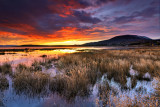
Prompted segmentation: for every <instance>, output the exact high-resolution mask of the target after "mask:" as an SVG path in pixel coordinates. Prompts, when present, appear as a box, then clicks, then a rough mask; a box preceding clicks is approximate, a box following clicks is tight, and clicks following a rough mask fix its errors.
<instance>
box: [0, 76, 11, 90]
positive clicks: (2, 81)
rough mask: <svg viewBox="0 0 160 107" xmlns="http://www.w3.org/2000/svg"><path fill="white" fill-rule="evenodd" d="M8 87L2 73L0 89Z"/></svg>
mask: <svg viewBox="0 0 160 107" xmlns="http://www.w3.org/2000/svg"><path fill="white" fill-rule="evenodd" d="M8 87H9V82H8V80H7V79H6V77H5V76H4V75H1V76H0V91H4V90H6V89H8Z"/></svg>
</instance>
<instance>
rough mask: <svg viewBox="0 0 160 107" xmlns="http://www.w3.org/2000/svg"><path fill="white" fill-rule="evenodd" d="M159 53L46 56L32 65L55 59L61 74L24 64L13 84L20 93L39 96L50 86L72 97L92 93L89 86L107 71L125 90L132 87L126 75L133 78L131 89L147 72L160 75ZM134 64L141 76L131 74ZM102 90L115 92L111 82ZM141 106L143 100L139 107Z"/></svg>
mask: <svg viewBox="0 0 160 107" xmlns="http://www.w3.org/2000/svg"><path fill="white" fill-rule="evenodd" d="M159 55H160V49H133V50H101V51H93V52H79V53H73V54H66V55H64V56H61V57H60V59H58V60H57V59H56V60H55V59H52V60H49V59H47V60H46V61H44V62H34V63H33V64H32V66H33V67H35V68H36V67H37V66H41V65H42V66H46V65H47V66H48V64H52V63H53V61H55V62H54V64H56V67H57V69H58V70H59V71H60V72H61V73H60V74H59V75H56V76H55V77H52V78H51V77H50V76H49V75H47V74H45V73H42V72H32V71H40V70H32V69H29V70H28V68H27V67H26V66H25V65H19V67H17V71H19V72H17V73H16V74H15V75H14V79H13V82H14V85H13V86H14V89H15V90H16V92H17V93H24V92H26V93H31V92H32V95H34V94H36V95H37V94H41V93H44V92H46V91H47V88H46V87H47V86H48V85H49V89H50V91H52V92H53V93H59V94H60V95H61V96H65V97H66V98H68V99H73V98H75V97H76V96H87V95H89V94H90V86H93V85H94V84H95V83H96V82H97V80H99V79H100V78H101V77H102V75H103V74H107V79H108V80H109V81H110V80H112V79H113V80H114V81H115V82H117V83H119V84H120V85H121V86H122V89H127V88H129V87H127V85H126V83H127V77H131V88H135V87H136V85H137V81H138V80H145V78H144V75H145V73H149V74H150V75H151V76H152V77H157V78H160V77H159V75H160V73H159V70H160V66H159V64H160V56H159ZM131 65H133V69H134V70H136V71H137V72H138V76H131V75H130V73H129V69H130V67H131ZM106 85H107V83H106ZM101 89H102V90H104V92H105V91H107V92H105V93H109V92H113V90H112V89H111V88H110V87H109V86H108V85H107V86H105V87H101ZM102 93H103V92H102ZM107 96H108V94H107ZM105 99H107V97H105ZM156 101H157V100H156ZM110 103H111V102H110ZM104 104H105V103H104ZM119 104H120V103H119ZM154 104H155V103H154ZM136 105H137V103H132V102H131V101H129V102H128V106H136ZM139 105H140V103H138V105H137V106H139Z"/></svg>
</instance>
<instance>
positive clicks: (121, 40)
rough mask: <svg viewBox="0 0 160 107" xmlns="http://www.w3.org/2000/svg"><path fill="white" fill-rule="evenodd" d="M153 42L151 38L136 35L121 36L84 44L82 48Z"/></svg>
mask: <svg viewBox="0 0 160 107" xmlns="http://www.w3.org/2000/svg"><path fill="white" fill-rule="evenodd" d="M151 41H153V40H152V39H151V38H148V37H145V36H138V35H121V36H116V37H113V38H111V39H109V40H103V41H99V42H91V43H86V44H84V46H126V45H134V44H144V43H148V42H151Z"/></svg>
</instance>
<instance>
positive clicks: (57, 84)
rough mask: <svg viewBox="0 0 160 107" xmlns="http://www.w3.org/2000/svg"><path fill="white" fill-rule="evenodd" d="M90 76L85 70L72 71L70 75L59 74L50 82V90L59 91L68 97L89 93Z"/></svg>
mask: <svg viewBox="0 0 160 107" xmlns="http://www.w3.org/2000/svg"><path fill="white" fill-rule="evenodd" d="M90 84H91V83H90V82H89V78H88V77H87V73H86V71H85V70H81V71H70V72H69V74H68V75H64V74H62V75H57V76H56V77H54V78H52V80H51V82H50V85H49V86H50V90H51V91H53V92H58V93H59V94H60V95H62V96H65V97H66V98H67V99H69V100H70V99H73V98H74V97H76V96H77V95H78V96H86V95H88V94H89V85H90Z"/></svg>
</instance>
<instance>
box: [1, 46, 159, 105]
mask: <svg viewBox="0 0 160 107" xmlns="http://www.w3.org/2000/svg"><path fill="white" fill-rule="evenodd" d="M7 52H8V53H9V52H11V53H13V50H11V51H8V50H7ZM14 53H16V54H1V55H0V58H1V60H0V75H1V76H0V106H7V107H21V106H23V107H28V106H30V107H50V106H52V107H54V106H55V107H57V106H60V107H64V106H65V107H66V106H68V107H70V106H71V107H72V106H82V107H99V106H100V107H101V106H104V107H105V106H116V107H119V106H123V107H132V106H144V107H147V106H153V107H158V106H159V103H160V101H159V97H160V93H159V91H160V89H159V87H160V84H159V82H160V48H159V47H147V48H137V47H136V48H119V47H113V48H111V47H109V48H108V47H103V48H97V47H95V48H94V47H91V48H89V47H87V48H86V49H85V48H68V49H50V50H40V49H39V50H30V51H27V52H26V51H15V52H14Z"/></svg>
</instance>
